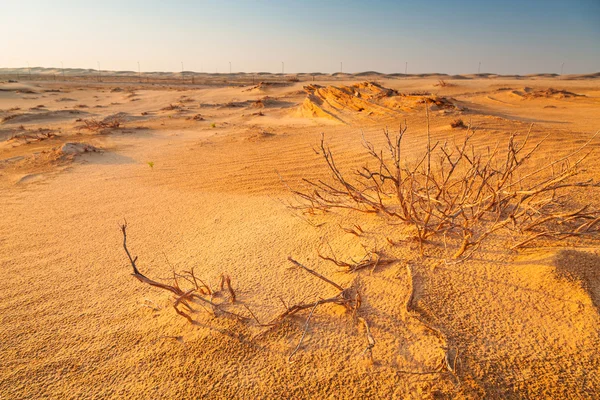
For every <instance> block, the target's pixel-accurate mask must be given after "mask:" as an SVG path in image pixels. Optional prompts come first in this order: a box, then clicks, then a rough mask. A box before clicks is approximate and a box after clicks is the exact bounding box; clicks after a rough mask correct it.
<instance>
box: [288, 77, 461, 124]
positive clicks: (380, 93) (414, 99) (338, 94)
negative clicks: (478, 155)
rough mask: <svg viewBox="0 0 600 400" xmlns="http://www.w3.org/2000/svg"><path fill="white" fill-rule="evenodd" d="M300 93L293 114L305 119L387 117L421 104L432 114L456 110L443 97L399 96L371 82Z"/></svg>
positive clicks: (316, 86) (340, 119)
mask: <svg viewBox="0 0 600 400" xmlns="http://www.w3.org/2000/svg"><path fill="white" fill-rule="evenodd" d="M304 90H305V91H306V93H307V96H306V98H305V99H304V102H303V103H302V105H301V106H300V107H299V108H298V109H297V110H296V112H295V113H296V115H297V116H301V117H309V118H328V119H331V120H336V121H342V122H346V120H347V119H352V118H357V117H359V116H367V117H390V116H396V115H397V114H398V113H399V112H410V111H414V110H416V109H419V108H423V106H422V105H423V104H425V103H427V104H429V105H430V106H431V109H432V110H438V109H458V107H457V106H456V105H455V104H454V102H453V101H451V100H450V99H447V98H444V97H438V96H435V95H432V94H429V93H411V94H401V93H398V92H397V91H396V90H393V89H388V88H385V87H383V86H381V85H379V84H377V83H375V82H361V83H357V84H355V85H352V86H340V87H337V86H319V85H308V86H305V87H304Z"/></svg>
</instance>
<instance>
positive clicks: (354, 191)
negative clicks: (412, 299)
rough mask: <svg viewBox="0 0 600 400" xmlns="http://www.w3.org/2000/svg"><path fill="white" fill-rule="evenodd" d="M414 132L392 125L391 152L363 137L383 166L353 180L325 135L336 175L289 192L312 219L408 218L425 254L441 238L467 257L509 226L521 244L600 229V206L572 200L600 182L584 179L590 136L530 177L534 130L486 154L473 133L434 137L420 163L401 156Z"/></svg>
mask: <svg viewBox="0 0 600 400" xmlns="http://www.w3.org/2000/svg"><path fill="white" fill-rule="evenodd" d="M406 129H407V128H406V126H404V127H401V128H400V130H399V132H398V134H397V135H392V134H390V133H389V131H388V130H387V129H386V130H385V131H384V136H385V139H386V145H385V148H384V149H377V148H376V147H375V146H374V145H373V144H372V143H370V142H368V141H367V140H366V139H365V138H364V137H363V146H364V148H365V149H366V152H367V154H368V155H369V156H370V158H371V160H372V161H374V162H375V166H374V167H371V166H370V165H372V164H370V165H363V166H362V167H360V168H359V169H357V170H355V171H354V173H353V174H349V173H348V172H343V171H342V170H341V169H340V168H339V167H338V164H337V163H336V161H335V157H334V154H333V152H332V150H331V149H330V148H329V147H328V146H327V145H326V144H325V138H324V136H323V137H322V138H321V142H320V146H319V148H318V150H317V151H318V153H319V154H320V155H321V157H322V158H323V159H324V161H325V163H326V165H327V167H328V169H329V171H330V172H331V174H332V178H331V180H329V181H322V180H318V181H311V180H308V179H304V180H303V181H304V183H305V185H306V187H305V188H304V189H291V190H292V192H293V193H294V194H295V195H296V196H297V199H298V200H299V203H298V204H297V205H294V206H293V207H294V208H296V209H300V210H304V211H306V212H308V213H310V214H314V213H315V212H316V211H323V212H326V211H330V210H334V209H348V210H352V211H356V212H362V213H372V214H375V215H378V216H380V217H383V218H385V219H387V220H389V221H391V222H393V221H397V222H402V223H404V224H406V225H408V226H412V227H413V228H414V229H415V231H416V232H417V233H416V235H417V240H418V242H419V247H420V254H421V255H424V253H425V245H433V243H434V239H437V240H438V241H440V240H443V242H444V245H445V248H446V249H447V250H446V251H448V252H449V253H447V254H448V255H450V256H451V257H452V258H454V259H461V260H462V259H466V258H468V257H470V256H471V255H472V254H473V253H474V252H475V251H476V250H477V249H479V247H480V245H481V244H482V242H484V241H485V240H486V239H487V238H489V237H490V236H491V235H492V234H494V233H495V232H497V231H499V230H501V229H504V230H508V231H509V232H510V233H511V234H512V235H513V237H515V238H516V239H515V244H514V246H513V248H519V247H523V246H525V245H527V244H529V243H531V242H533V241H535V240H536V239H539V238H543V237H545V238H549V239H555V240H562V239H565V238H568V237H576V236H585V235H597V234H598V232H599V231H600V212H599V211H598V210H594V209H592V207H591V206H590V205H585V206H583V207H576V206H573V205H572V204H570V203H569V202H568V201H566V199H568V196H566V195H568V194H572V193H573V191H586V190H590V189H592V188H597V187H599V186H600V183H599V182H595V181H594V180H591V179H590V180H579V179H578V178H577V177H578V175H579V174H580V172H581V165H582V163H583V162H584V160H585V159H586V158H587V157H588V155H589V152H588V151H587V148H588V145H589V143H590V141H591V140H592V139H590V141H588V142H587V143H586V144H584V145H583V146H582V147H581V148H579V149H577V150H576V151H574V152H572V153H570V154H568V155H566V156H564V157H562V158H560V159H559V160H556V161H553V162H550V163H547V164H546V165H544V166H543V167H541V168H537V169H535V170H534V171H533V172H529V171H528V170H527V169H526V168H524V166H526V164H527V162H528V161H529V160H530V159H531V157H532V156H533V155H534V154H535V153H536V151H537V150H538V149H539V148H540V146H541V145H542V144H543V142H544V140H541V141H539V142H538V143H536V144H534V145H532V146H529V147H528V144H529V141H530V132H531V129H530V131H529V132H528V133H527V135H526V136H525V138H524V139H523V140H522V141H520V142H519V140H518V138H519V136H518V135H517V134H513V135H511V136H510V137H509V139H508V141H507V142H506V143H505V144H504V145H503V146H501V144H500V143H497V144H496V145H495V147H494V148H493V149H488V151H487V152H485V151H478V150H476V148H475V147H474V145H473V144H472V138H473V135H474V132H473V131H472V130H471V129H469V130H468V131H467V133H466V134H465V137H464V140H463V141H462V143H458V144H449V143H447V142H444V143H441V142H436V143H432V142H431V138H430V135H429V132H428V134H427V137H428V140H427V146H426V148H425V150H424V153H423V154H422V155H421V156H419V157H418V158H417V159H416V160H415V161H411V160H409V159H407V158H406V156H405V154H404V153H403V149H402V139H403V137H404V134H405V133H406ZM595 136H596V135H594V137H595ZM502 147H503V150H501V148H502ZM350 175H351V176H352V178H350ZM368 261H369V260H367V262H368ZM346 267H347V268H349V269H352V268H353V267H352V266H351V265H347V266H346Z"/></svg>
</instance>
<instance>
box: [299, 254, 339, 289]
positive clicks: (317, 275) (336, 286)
mask: <svg viewBox="0 0 600 400" xmlns="http://www.w3.org/2000/svg"><path fill="white" fill-rule="evenodd" d="M288 260H289V261H290V262H291V263H292V264H294V265H296V266H298V267H300V268H302V269H304V270H305V271H307V272H308V273H310V274H313V275H314V276H316V277H317V278H319V279H321V280H322V281H324V282H327V283H329V284H330V285H331V286H333V287H334V288H336V289H338V290H339V291H340V292H343V291H344V290H345V289H344V288H343V287H341V286H340V285H338V284H337V283H335V282H332V281H330V280H329V279H327V278H325V277H324V276H323V275H321V274H319V273H318V272H315V271H313V270H312V269H310V268H308V267H305V266H304V265H302V264H300V263H299V262H298V261H296V260H294V259H293V258H292V257H288Z"/></svg>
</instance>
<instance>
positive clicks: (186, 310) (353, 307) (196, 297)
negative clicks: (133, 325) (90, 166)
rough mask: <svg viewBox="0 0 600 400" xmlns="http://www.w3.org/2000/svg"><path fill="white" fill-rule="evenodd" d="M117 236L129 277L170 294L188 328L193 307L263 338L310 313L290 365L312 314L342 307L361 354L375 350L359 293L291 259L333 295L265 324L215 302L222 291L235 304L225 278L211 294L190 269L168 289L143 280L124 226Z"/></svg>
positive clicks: (296, 306) (289, 307)
mask: <svg viewBox="0 0 600 400" xmlns="http://www.w3.org/2000/svg"><path fill="white" fill-rule="evenodd" d="M121 232H122V234H123V249H124V250H125V253H126V254H127V258H128V260H129V263H130V264H131V267H132V268H133V274H132V275H133V276H134V277H135V278H136V279H137V280H139V281H140V282H142V283H145V284H148V285H150V286H154V287H157V288H159V289H163V290H166V291H168V292H171V293H172V294H173V295H174V300H173V308H174V309H175V312H177V314H179V315H181V316H182V317H184V318H186V319H187V320H188V321H189V322H190V323H192V324H195V323H196V322H195V321H194V319H193V318H192V316H191V313H193V312H196V310H195V309H194V308H193V305H194V304H196V305H199V306H201V307H202V308H204V310H205V311H207V312H208V313H210V314H211V315H212V316H215V317H218V316H221V315H222V316H226V317H233V318H235V319H237V320H238V321H240V322H243V323H248V322H250V321H251V320H254V321H256V326H257V327H259V328H267V330H265V331H263V332H262V333H263V334H264V333H266V332H267V331H268V330H269V329H271V328H274V327H277V326H280V325H281V323H282V322H283V321H285V320H286V319H290V318H292V317H294V316H295V315H297V314H299V313H301V312H302V311H306V310H310V314H309V315H308V317H307V319H306V322H305V324H304V329H303V332H302V336H301V338H300V341H299V342H298V345H297V346H296V348H295V349H294V351H293V352H292V353H291V354H290V356H289V358H288V361H289V362H292V358H293V357H294V355H295V354H296V353H297V352H298V350H299V349H300V346H301V345H302V342H303V341H304V337H305V336H306V332H307V330H308V326H309V323H310V321H311V318H312V316H313V314H314V312H315V310H316V309H317V308H318V307H319V306H321V305H323V304H337V305H340V306H343V307H344V308H345V309H346V310H347V311H349V312H351V315H352V318H353V320H354V321H355V323H356V324H359V323H360V324H362V325H363V326H364V327H365V330H366V336H367V343H368V345H367V347H366V349H365V350H364V351H363V354H364V353H368V354H369V355H370V356H372V354H371V351H372V349H373V347H374V346H375V339H374V338H373V335H372V334H371V331H370V329H369V325H368V323H367V321H366V319H365V318H364V317H358V316H357V313H358V310H359V308H360V306H361V303H362V301H361V296H360V293H359V292H358V291H357V290H356V289H355V288H352V287H350V288H344V287H342V286H340V285H339V284H337V283H335V282H333V281H332V280H330V279H328V278H326V277H324V276H323V275H321V274H319V273H318V272H316V271H314V270H312V269H310V268H308V267H306V266H304V265H303V264H301V263H299V262H298V261H296V260H294V259H293V258H291V257H288V261H289V262H291V263H292V264H293V265H294V266H296V267H298V268H301V269H302V270H304V271H306V272H308V273H310V274H311V275H313V276H315V277H317V278H318V279H320V280H321V281H323V282H325V283H327V284H328V285H329V286H331V287H333V288H335V290H336V293H335V295H333V296H329V297H319V299H318V300H316V301H314V302H302V303H298V304H294V305H287V304H285V303H284V307H285V311H284V312H282V313H281V314H279V315H277V316H275V317H274V318H272V319H271V321H270V322H268V323H261V322H260V321H259V320H258V318H257V317H256V315H255V314H254V313H253V312H252V310H251V309H250V308H249V307H248V306H246V305H245V304H242V305H243V307H244V308H245V309H246V311H248V313H249V314H250V316H245V315H242V314H239V313H236V312H232V311H229V310H226V309H225V307H226V303H225V302H224V301H221V302H218V301H217V300H216V299H217V297H221V296H220V295H221V293H222V292H225V289H226V290H227V292H228V294H229V300H230V303H231V304H233V303H236V301H237V299H236V293H235V291H234V289H233V287H232V284H231V278H230V277H229V276H228V275H225V274H223V275H221V282H220V285H219V290H218V291H215V290H212V289H211V288H210V287H209V286H208V285H207V284H205V283H204V282H203V281H202V280H201V279H199V278H198V277H197V276H196V274H195V273H194V270H193V269H190V270H189V271H183V273H181V274H180V273H176V272H175V271H173V284H171V285H170V284H167V283H163V282H158V281H155V280H152V279H150V278H148V277H146V276H145V275H143V274H142V273H141V272H140V271H139V269H138V267H137V264H136V263H137V259H138V258H137V256H135V257H133V256H132V255H131V253H130V252H129V249H128V247H127V223H124V224H122V225H121ZM179 279H183V280H185V281H186V282H187V283H188V284H189V285H190V286H191V287H190V288H189V289H182V288H181V286H180V284H179Z"/></svg>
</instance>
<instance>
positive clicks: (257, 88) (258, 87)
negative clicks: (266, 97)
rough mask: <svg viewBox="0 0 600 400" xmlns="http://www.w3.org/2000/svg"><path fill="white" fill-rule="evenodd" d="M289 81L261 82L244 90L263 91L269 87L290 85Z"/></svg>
mask: <svg viewBox="0 0 600 400" xmlns="http://www.w3.org/2000/svg"><path fill="white" fill-rule="evenodd" d="M290 85H291V83H288V82H259V83H258V85H255V86H252V87H250V88H248V89H244V92H263V91H265V90H268V89H273V88H280V87H286V86H290Z"/></svg>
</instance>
